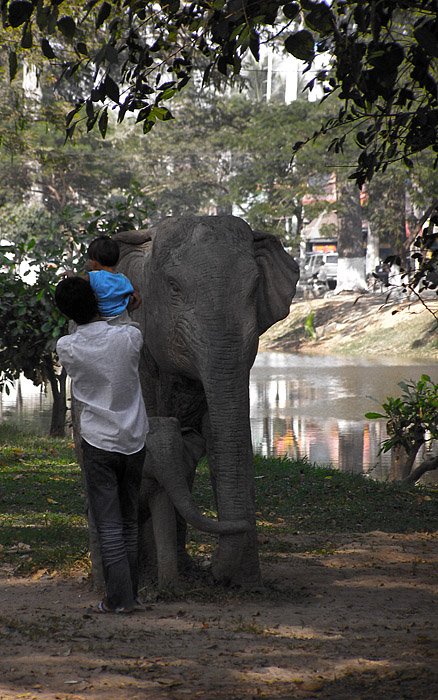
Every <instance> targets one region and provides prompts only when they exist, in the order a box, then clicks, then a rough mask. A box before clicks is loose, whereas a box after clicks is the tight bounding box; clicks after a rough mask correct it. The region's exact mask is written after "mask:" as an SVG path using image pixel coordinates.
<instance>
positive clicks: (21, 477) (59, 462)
mask: <svg viewBox="0 0 438 700" xmlns="http://www.w3.org/2000/svg"><path fill="white" fill-rule="evenodd" d="M0 474H1V483H2V490H1V495H0V567H1V568H4V567H6V569H7V571H8V573H14V574H15V575H27V574H31V573H34V572H35V571H38V570H40V569H45V570H47V571H48V572H50V573H53V572H54V571H64V572H65V571H69V570H71V569H73V568H75V567H77V566H79V567H83V566H85V565H86V564H87V559H88V551H87V550H88V533H87V522H86V518H85V516H84V496H83V490H82V480H81V473H80V469H79V467H78V465H77V461H76V456H75V452H74V446H73V445H72V443H71V442H69V441H68V440H63V439H57V438H51V437H50V438H49V437H41V436H36V435H32V434H24V433H21V432H19V431H18V430H17V429H16V428H14V427H12V426H7V425H1V426H0Z"/></svg>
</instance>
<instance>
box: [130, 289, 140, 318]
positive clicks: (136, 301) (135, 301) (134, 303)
mask: <svg viewBox="0 0 438 700" xmlns="http://www.w3.org/2000/svg"><path fill="white" fill-rule="evenodd" d="M131 284H132V282H131ZM132 286H133V287H134V291H133V292H132V294H131V296H130V297H129V302H128V312H129V313H131V311H135V309H138V307H139V306H140V304H141V296H140V292H139V291H138V287H136V286H135V284H133V285H132Z"/></svg>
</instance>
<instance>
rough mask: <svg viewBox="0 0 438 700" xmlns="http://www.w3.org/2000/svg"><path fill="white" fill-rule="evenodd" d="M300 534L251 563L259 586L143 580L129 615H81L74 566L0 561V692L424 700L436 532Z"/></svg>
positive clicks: (39, 697) (437, 688)
mask: <svg viewBox="0 0 438 700" xmlns="http://www.w3.org/2000/svg"><path fill="white" fill-rule="evenodd" d="M301 539H302V538H301ZM293 541H294V545H297V544H300V536H299V535H297V536H294V538H293ZM301 544H304V545H305V547H308V548H309V553H301V554H297V553H290V554H289V553H284V554H281V555H279V556H277V557H276V558H275V559H273V560H272V561H267V562H265V563H264V565H263V575H264V582H265V586H266V589H265V591H264V592H263V593H258V594H243V593H239V594H237V593H235V592H232V591H224V590H216V591H215V595H214V596H213V597H214V599H215V602H205V596H203V595H202V592H200V591H197V590H196V587H195V588H193V589H192V590H191V591H190V593H189V595H187V594H186V595H185V596H181V597H180V598H179V599H173V600H172V601H169V600H168V601H160V600H159V599H157V598H156V597H154V596H153V595H151V594H150V593H149V595H148V594H147V592H146V591H145V592H144V593H143V595H144V600H145V609H144V610H143V611H141V612H138V613H135V614H134V615H132V616H130V617H121V616H116V615H106V616H103V615H100V616H99V615H95V614H90V613H89V612H88V607H89V606H90V605H91V604H93V603H96V602H97V601H98V597H97V595H96V593H93V592H92V591H91V590H90V585H89V583H88V582H87V581H84V580H82V579H81V578H80V577H78V578H72V579H68V580H65V579H64V580H63V579H60V578H57V577H52V578H51V577H48V576H47V575H45V574H44V572H39V574H38V575H36V576H35V577H34V578H33V579H22V578H21V579H16V578H10V577H8V575H7V572H6V571H4V572H3V575H2V577H1V578H0V599H1V613H0V640H1V643H0V698H1V699H2V700H11V699H12V698H13V699H14V700H15V699H17V698H32V699H35V700H55V699H57V700H58V699H60V700H80V699H82V698H84V699H90V700H91V699H93V700H94V699H96V700H125V698H126V699H128V698H129V699H130V700H136V699H139V700H140V699H142V700H143V699H146V698H147V699H148V700H184V699H186V698H199V699H201V700H219V698H220V699H221V700H250V699H251V700H252V699H253V698H269V699H270V700H277V699H278V700H280V699H284V698H324V699H326V698H327V699H330V700H331V699H333V700H368V699H371V698H372V699H373V700H375V699H376V698H387V699H390V700H409V699H411V698H412V700H413V699H415V700H423V699H424V700H426V699H427V700H436V698H438V663H437V662H438V627H437V620H438V533H433V534H432V533H431V534H410V535H401V534H394V535H391V534H386V533H382V532H371V533H368V534H360V535H348V534H345V535H336V536H335V537H333V538H331V540H330V546H329V547H327V548H326V550H325V551H320V553H319V554H318V553H315V552H312V553H310V551H311V550H312V546H311V545H312V537H311V536H307V538H306V539H305V540H304V542H302V543H301ZM286 545H287V543H286ZM295 548H296V547H294V549H295ZM282 550H283V551H284V550H286V552H287V546H285V547H282ZM198 593H200V595H199V596H198Z"/></svg>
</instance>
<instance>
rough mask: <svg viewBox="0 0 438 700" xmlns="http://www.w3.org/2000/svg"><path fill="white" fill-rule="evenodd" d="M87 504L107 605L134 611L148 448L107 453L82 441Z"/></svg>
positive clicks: (112, 607)
mask: <svg viewBox="0 0 438 700" xmlns="http://www.w3.org/2000/svg"><path fill="white" fill-rule="evenodd" d="M82 452H83V457H84V472H85V478H86V481H87V489H88V500H89V504H90V508H91V512H92V514H93V517H94V521H95V524H96V528H97V533H98V537H99V543H100V549H101V555H102V564H103V575H104V579H105V586H106V600H105V604H106V605H107V606H108V607H109V608H111V609H115V608H118V607H124V608H131V607H133V605H134V599H135V597H136V595H137V587H138V564H137V538H138V534H137V533H138V530H137V527H138V526H137V519H138V497H139V493H140V482H141V474H142V469H143V462H144V456H145V448H143V449H142V450H140V452H136V453H135V454H132V455H124V454H120V453H119V452H107V451H105V450H100V449H98V448H97V447H93V446H92V445H90V444H89V443H88V442H86V441H85V440H82Z"/></svg>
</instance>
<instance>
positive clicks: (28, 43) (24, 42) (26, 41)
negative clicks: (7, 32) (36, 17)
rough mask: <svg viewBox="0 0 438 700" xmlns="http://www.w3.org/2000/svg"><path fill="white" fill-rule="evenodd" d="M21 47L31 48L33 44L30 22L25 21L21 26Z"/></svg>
mask: <svg viewBox="0 0 438 700" xmlns="http://www.w3.org/2000/svg"><path fill="white" fill-rule="evenodd" d="M20 43H21V47H22V48H23V49H31V48H32V45H33V38H32V30H31V28H30V24H29V23H26V24H25V25H24V27H23V35H22V37H21V42H20Z"/></svg>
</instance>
